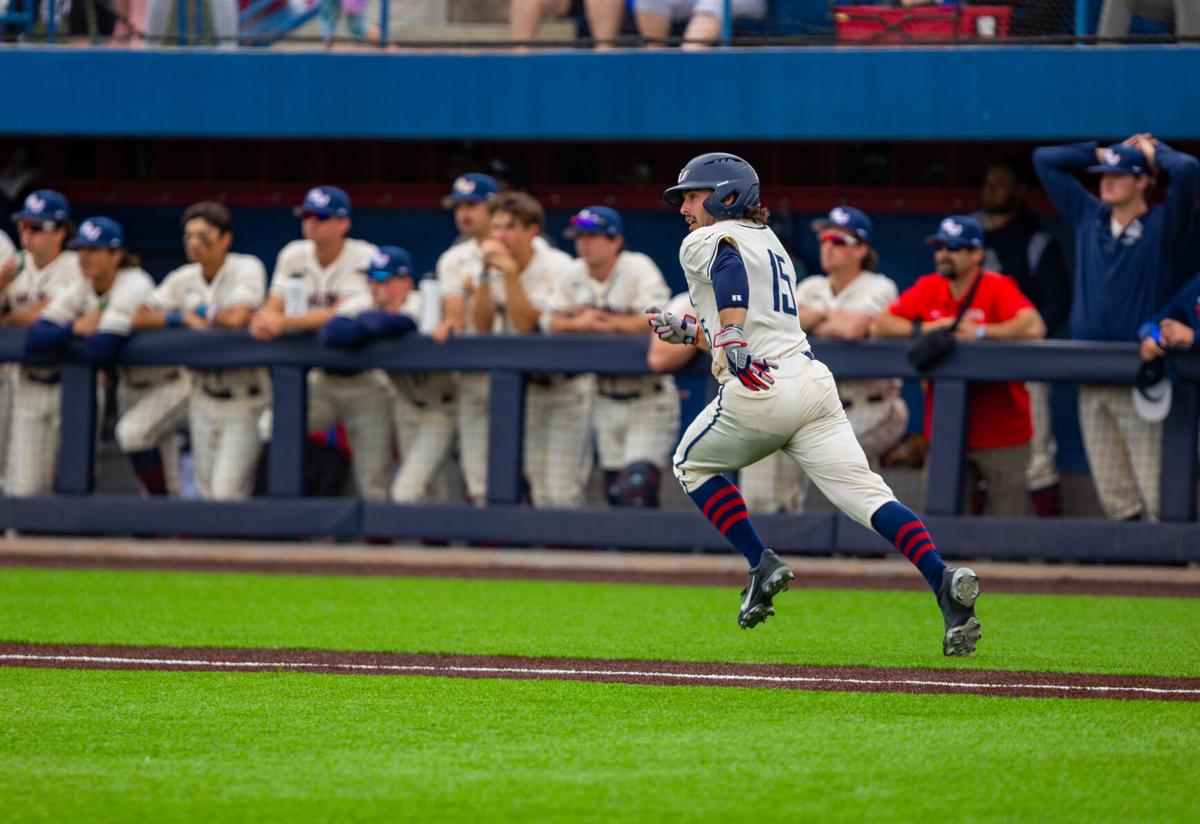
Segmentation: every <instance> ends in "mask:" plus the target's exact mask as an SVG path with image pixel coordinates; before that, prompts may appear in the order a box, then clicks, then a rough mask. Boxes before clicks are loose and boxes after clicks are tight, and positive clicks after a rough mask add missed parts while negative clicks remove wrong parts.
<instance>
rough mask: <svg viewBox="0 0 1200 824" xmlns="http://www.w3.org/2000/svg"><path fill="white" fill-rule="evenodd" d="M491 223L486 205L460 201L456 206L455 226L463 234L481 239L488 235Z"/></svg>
mask: <svg viewBox="0 0 1200 824" xmlns="http://www.w3.org/2000/svg"><path fill="white" fill-rule="evenodd" d="M489 222H490V221H489V219H488V208H487V204H486V203H473V202H471V201H469V200H460V201H459V202H458V203H455V204H454V225H455V227H456V228H457V229H458V231H459V232H461V233H462V234H464V235H467V236H468V237H473V238H480V237H481V236H483V235H486V233H487V230H488V224H489Z"/></svg>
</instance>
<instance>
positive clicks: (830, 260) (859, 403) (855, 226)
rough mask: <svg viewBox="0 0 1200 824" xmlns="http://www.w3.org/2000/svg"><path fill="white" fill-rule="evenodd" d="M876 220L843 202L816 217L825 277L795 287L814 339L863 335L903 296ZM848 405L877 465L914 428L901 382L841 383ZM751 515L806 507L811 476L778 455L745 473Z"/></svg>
mask: <svg viewBox="0 0 1200 824" xmlns="http://www.w3.org/2000/svg"><path fill="white" fill-rule="evenodd" d="M873 228H874V227H873V225H872V223H871V219H870V218H869V217H867V215H866V214H865V213H863V212H861V211H859V210H858V209H855V208H854V207H852V206H838V207H837V208H835V209H833V210H832V211H831V212H830V213H829V216H828V217H825V218H821V219H819V220H814V221H813V223H812V230H813V232H814V233H815V234H816V236H817V241H818V244H819V248H820V251H821V269H822V270H823V271H824V272H825V274H824V275H813V276H811V277H807V278H805V279H804V280H802V281H800V284H799V286H797V287H796V311H797V313H798V314H799V318H800V326H801V327H802V328H803V329H804V330H805V331H806V332H808V334H810V335H812V336H814V337H820V338H836V339H839V340H858V339H861V338H865V337H867V334H868V332H869V331H870V326H871V321H873V320H874V319H875V318H876V317H877V316H878V315H879V314H880V313H881V312H884V311H886V310H887V307H888V306H890V305H891V304H892V302H893V301H894V300H895V299H896V295H897V290H896V284H895V283H894V282H893V281H892V279H891V278H889V277H886V276H884V275H880V274H877V273H876V272H875V271H874V270H875V268H876V267H877V266H878V265H879V254H878V253H877V252H876V251H875V249H874V247H873V246H872V245H871V232H872V230H873ZM838 395H839V396H840V397H841V399H842V408H843V409H845V410H846V417H847V418H848V419H849V421H850V426H851V427H852V428H853V429H854V435H855V437H857V438H858V442H859V444H861V445H862V448H863V451H864V452H865V453H866V455H867V459H868V460H869V461H870V462H871V465H872V466H878V464H879V459H880V458H881V457H882V456H883V455H884V454H885V453H886V452H887V451H888V450H889V449H891V448H892V447H894V446H895V445H896V444H897V443H899V441H900V438H901V437H902V436H903V435H904V431H905V428H906V427H907V426H908V405H907V404H906V403H905V402H904V399H903V398H901V397H900V381H898V380H895V379H890V380H882V379H881V380H858V381H853V380H848V381H838ZM738 480H739V483H740V484H741V487H742V494H743V495H745V497H746V505H747V506H748V507H750V511H751V512H759V511H762V512H801V511H803V507H804V497H805V495H806V494H807V493H808V477H807V476H806V475H805V474H804V472H803V471H802V470H801V469H800V467H799V466H798V465H797V464H796V462H795V461H793V460H789V459H788V458H787V456H786V455H784V454H783V453H781V452H776V453H774V454H773V455H770V456H768V457H766V458H764V459H763V460H761V461H759V462H758V463H756V464H752V465H750V466H748V467H746V469H745V470H743V471H742V473H741V474H740V475H739V476H738Z"/></svg>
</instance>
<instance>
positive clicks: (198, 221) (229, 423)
mask: <svg viewBox="0 0 1200 824" xmlns="http://www.w3.org/2000/svg"><path fill="white" fill-rule="evenodd" d="M181 222H182V223H183V248H184V252H185V253H186V255H187V258H188V261H190V262H189V263H186V264H184V265H183V266H180V267H179V268H178V269H176V270H174V271H173V272H170V273H169V274H168V275H167V276H166V278H165V279H163V281H162V283H160V284H159V285H158V287H157V288H156V289H155V290H154V291H153V292H152V293H151V294H150V296H149V297H148V298H146V301H145V303H143V304H142V305H141V306H140V307H139V308H138V310H137V311H136V312H134V315H133V323H132V327H133V329H134V330H140V329H180V328H184V327H186V328H188V329H192V330H194V331H197V332H207V331H210V330H214V329H245V328H247V327H248V326H249V325H250V317H251V315H252V314H253V312H254V310H255V309H257V308H258V307H259V306H260V305H261V304H262V301H263V295H264V293H265V291H266V284H267V272H266V269H265V268H264V267H263V264H262V261H260V260H259V259H258V258H256V257H253V256H252V255H241V254H236V253H233V252H230V251H229V247H230V246H231V245H232V243H233V220H232V218H231V216H230V214H229V210H228V209H226V208H225V207H224V206H223V205H221V204H220V203H213V202H205V203H196V204H194V205H192V206H189V207H188V208H187V209H186V210H185V211H184V213H183V219H182V221H181ZM192 373H193V381H192V385H191V390H190V396H189V399H188V424H189V429H190V431H191V442H192V458H193V460H194V462H195V467H196V486H197V488H198V489H199V490H200V495H201V497H203V498H205V499H208V500H239V499H242V498H247V497H249V495H250V492H251V490H252V489H253V487H254V469H255V465H256V464H257V462H258V454H259V452H260V451H261V450H262V442H261V441H260V440H259V437H258V418H259V415H260V414H261V413H262V411H263V409H264V408H265V407H266V405H267V401H268V398H269V393H270V383H269V381H268V378H267V372H266V370H265V369H258V368H236V369H195V370H192ZM166 411H167V410H164V413H165V412H166ZM119 425H120V424H118V426H119Z"/></svg>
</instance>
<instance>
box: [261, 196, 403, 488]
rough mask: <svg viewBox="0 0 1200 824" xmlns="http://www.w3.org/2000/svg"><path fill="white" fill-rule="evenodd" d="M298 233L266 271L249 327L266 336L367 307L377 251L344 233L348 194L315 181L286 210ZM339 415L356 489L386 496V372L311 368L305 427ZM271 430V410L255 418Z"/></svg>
mask: <svg viewBox="0 0 1200 824" xmlns="http://www.w3.org/2000/svg"><path fill="white" fill-rule="evenodd" d="M293 212H294V213H295V215H296V217H298V218H299V219H300V229H301V231H302V232H303V233H304V239H303V240H294V241H292V242H291V243H289V244H288V245H287V246H284V247H283V249H282V250H280V252H279V257H278V259H277V260H276V262H275V272H274V273H273V274H272V275H271V291H270V294H269V296H268V297H267V302H266V305H264V306H263V308H262V309H260V310H259V311H257V312H255V313H254V317H253V318H252V319H251V321H250V334H251V335H253V336H254V337H255V338H256V339H257V340H262V341H270V340H275V339H276V338H279V337H280V336H282V335H286V334H291V333H298V332H301V333H302V332H316V331H317V330H319V329H320V328H321V327H322V326H324V325H325V324H326V323H328V322H329V321H330V320H332V319H333V318H334V317H339V316H340V317H348V318H353V317H356V316H357V315H358V314H359V313H360V312H363V311H366V310H368V309H370V308H371V307H372V301H371V290H370V289H369V288H368V287H367V277H366V275H364V274H363V272H365V271H366V270H367V269H369V268H370V265H371V258H372V257H373V256H374V255H375V254H376V253H377V252H378V251H379V250H378V249H377V248H376V247H375V246H374V244H371V243H367V242H366V241H364V240H355V239H353V238H350V237H347V235H348V234H349V232H350V198H349V196H348V195H347V194H346V193H345V192H344V191H342V190H341V189H338V188H337V187H335V186H317V187H315V188H313V189H310V190H309V191H308V194H306V195H305V196H304V202H303V203H301V204H300V205H299V206H297V207H295V209H293ZM339 421H340V422H341V424H342V426H343V427H345V430H346V437H347V439H348V440H349V442H350V449H351V452H352V453H353V456H354V480H355V483H356V485H357V486H358V494H359V495H360V496H362V497H363V498H367V499H369V500H375V501H383V500H387V497H388V485H389V483H390V481H391V471H392V408H391V400H390V396H389V392H388V380H387V376H386V375H385V374H384V373H383V371H382V370H379V369H366V370H359V369H312V370H310V371H309V373H308V427H309V429H310V430H322V429H325V428H327V427H330V426H333V425H334V424H336V423H338V422H339ZM260 434H261V435H262V438H263V440H268V439H269V438H270V434H271V413H270V411H269V410H268V411H266V412H265V413H264V414H263V419H262V421H261V424H260Z"/></svg>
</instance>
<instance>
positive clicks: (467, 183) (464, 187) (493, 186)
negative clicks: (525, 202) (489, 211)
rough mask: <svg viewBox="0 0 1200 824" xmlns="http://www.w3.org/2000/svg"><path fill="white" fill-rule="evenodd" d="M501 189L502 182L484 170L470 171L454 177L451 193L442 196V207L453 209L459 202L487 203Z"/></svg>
mask: <svg viewBox="0 0 1200 824" xmlns="http://www.w3.org/2000/svg"><path fill="white" fill-rule="evenodd" d="M499 191H500V184H498V183H496V179H495V178H494V177H492V176H491V175H485V174H484V173H483V172H468V173H467V174H465V175H459V176H458V177H457V178H455V179H454V186H453V187H452V188H451V190H450V194H448V195H446V196H445V197H444V198H442V207H443V208H446V209H453V208H454V207H455V205H456V204H459V203H486V202H487V201H489V200H491V199H492V198H494V197H495V196H496V195H497V194H498V193H499Z"/></svg>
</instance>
